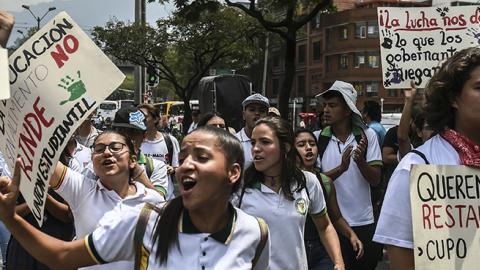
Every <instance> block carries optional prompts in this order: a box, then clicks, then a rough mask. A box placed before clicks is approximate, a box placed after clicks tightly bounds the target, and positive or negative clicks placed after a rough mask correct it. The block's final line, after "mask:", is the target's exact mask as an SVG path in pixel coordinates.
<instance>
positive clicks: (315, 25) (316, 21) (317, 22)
mask: <svg viewBox="0 0 480 270" xmlns="http://www.w3.org/2000/svg"><path fill="white" fill-rule="evenodd" d="M320 14H321V13H320V12H318V13H317V15H315V17H313V19H312V21H311V23H310V27H311V28H312V29H318V28H320V16H321V15H320Z"/></svg>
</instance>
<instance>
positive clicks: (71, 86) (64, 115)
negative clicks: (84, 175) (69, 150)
mask: <svg viewBox="0 0 480 270" xmlns="http://www.w3.org/2000/svg"><path fill="white" fill-rule="evenodd" d="M9 60H10V63H9V73H10V89H11V98H10V99H8V100H4V101H1V102H0V136H1V137H2V140H1V141H0V149H1V151H2V152H3V155H4V158H5V161H6V163H7V165H8V167H9V169H10V170H12V168H13V166H14V163H15V160H16V159H17V157H18V158H20V159H21V161H22V162H21V164H22V165H21V179H22V181H21V183H20V191H21V192H22V195H23V197H24V198H25V201H26V202H27V204H28V206H29V208H30V210H31V211H32V214H33V216H34V217H35V219H36V220H37V221H38V223H39V224H42V222H43V209H44V206H45V199H46V196H47V191H48V180H49V178H50V175H51V174H52V173H53V170H54V168H55V165H56V163H57V161H58V159H59V157H60V154H61V152H62V150H63V148H64V146H65V145H66V143H67V141H68V138H70V137H71V136H72V134H73V132H74V131H75V129H76V128H77V127H78V126H79V125H80V124H81V122H82V121H83V119H85V118H86V117H87V116H88V115H89V114H90V113H91V112H92V111H93V110H94V109H95V107H96V106H97V105H98V104H99V102H100V101H101V100H104V99H105V98H106V97H107V96H108V95H109V94H110V93H111V92H112V91H113V90H115V89H116V88H117V87H118V86H119V85H120V83H121V82H122V81H123V79H124V77H125V76H124V75H123V74H122V72H121V71H120V70H119V69H118V68H117V67H116V66H115V65H114V64H113V63H112V62H111V61H110V60H109V59H108V57H106V56H105V55H104V54H103V52H102V51H101V50H100V49H99V48H98V47H97V46H96V45H95V44H94V43H93V42H92V40H90V38H89V37H88V36H87V35H86V34H85V33H84V32H83V31H82V30H81V28H80V26H78V25H77V24H76V23H75V22H74V21H73V20H72V18H70V16H68V14H67V13H65V12H61V13H60V14H58V15H57V16H55V18H53V19H52V20H51V21H50V22H48V23H47V24H46V25H45V26H44V27H43V28H42V29H40V30H39V31H38V32H37V33H35V34H34V35H33V36H32V37H31V38H30V39H29V40H28V41H27V42H25V44H23V45H22V46H21V47H20V48H19V49H17V51H15V53H13V54H12V55H11V56H10V58H9Z"/></svg>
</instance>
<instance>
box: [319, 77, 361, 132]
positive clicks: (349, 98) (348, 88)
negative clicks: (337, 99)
mask: <svg viewBox="0 0 480 270" xmlns="http://www.w3.org/2000/svg"><path fill="white" fill-rule="evenodd" d="M331 91H336V92H339V93H340V94H342V97H343V99H344V100H345V103H347V106H348V107H349V108H350V110H351V111H352V112H353V115H352V118H353V119H352V121H353V124H354V125H356V126H358V127H361V128H363V129H366V128H367V126H366V125H365V123H364V122H363V119H362V114H361V113H360V111H359V110H358V108H357V105H356V103H357V90H355V88H354V87H353V85H352V84H350V83H347V82H343V81H335V82H334V83H333V84H332V86H330V88H329V89H328V90H326V91H324V92H323V93H320V94H318V95H316V96H315V98H316V99H317V101H318V102H320V103H322V102H323V100H324V98H323V95H325V93H328V92H331Z"/></svg>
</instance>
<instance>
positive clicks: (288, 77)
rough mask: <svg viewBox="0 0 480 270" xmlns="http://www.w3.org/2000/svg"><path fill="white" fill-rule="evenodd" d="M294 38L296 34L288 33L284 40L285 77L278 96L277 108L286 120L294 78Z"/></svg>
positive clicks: (295, 41)
mask: <svg viewBox="0 0 480 270" xmlns="http://www.w3.org/2000/svg"><path fill="white" fill-rule="evenodd" d="M296 38H297V36H296V32H295V31H293V32H292V31H289V34H288V38H286V39H285V44H286V47H285V77H284V80H283V83H282V88H281V89H280V92H279V94H278V107H279V110H280V114H281V115H282V118H283V119H288V111H289V109H288V103H289V99H290V92H291V91H292V86H293V80H294V78H295V53H296V44H297V40H296ZM293 117H295V116H293Z"/></svg>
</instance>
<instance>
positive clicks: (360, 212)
mask: <svg viewBox="0 0 480 270" xmlns="http://www.w3.org/2000/svg"><path fill="white" fill-rule="evenodd" d="M317 98H318V99H319V101H320V102H323V104H324V108H323V112H324V119H325V122H326V125H327V127H325V128H324V129H323V130H322V131H321V132H320V133H319V134H318V135H319V140H318V145H319V156H320V160H321V162H320V167H321V169H322V171H323V173H324V174H326V175H328V176H329V177H330V178H331V179H332V180H333V181H334V182H333V183H334V184H335V188H336V191H337V199H338V205H339V207H340V210H341V212H342V215H343V217H344V218H345V220H346V221H347V222H348V223H349V225H350V226H351V227H352V229H353V230H354V231H355V233H356V234H357V236H358V237H359V238H360V240H361V241H362V242H363V245H364V248H365V254H364V255H363V257H362V258H360V259H358V260H357V259H356V258H355V253H354V251H353V249H352V246H351V245H350V242H349V241H348V240H346V239H341V245H342V254H343V257H344V261H345V265H346V266H350V267H351V269H362V270H370V269H371V270H373V269H375V267H376V265H377V259H378V254H379V246H378V245H377V244H375V243H373V242H372V236H373V233H374V230H375V226H374V218H373V208H372V201H371V197H370V185H371V186H376V185H378V183H379V182H380V167H381V166H382V156H381V151H380V145H379V143H378V138H377V135H376V133H375V131H373V130H372V129H371V128H368V127H367V126H366V125H365V124H364V123H363V121H362V115H361V113H360V112H359V110H358V109H357V107H356V105H355V103H356V101H357V91H356V90H355V88H353V86H352V85H351V84H349V83H346V82H342V81H335V83H334V84H333V85H332V86H331V87H330V89H328V90H327V91H325V92H323V93H321V94H319V95H317ZM345 240H346V241H345ZM347 268H348V267H347Z"/></svg>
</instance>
